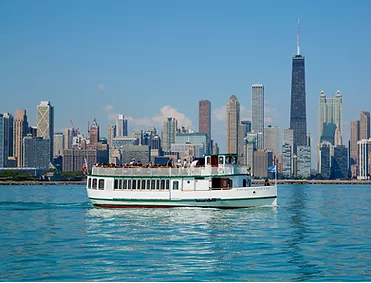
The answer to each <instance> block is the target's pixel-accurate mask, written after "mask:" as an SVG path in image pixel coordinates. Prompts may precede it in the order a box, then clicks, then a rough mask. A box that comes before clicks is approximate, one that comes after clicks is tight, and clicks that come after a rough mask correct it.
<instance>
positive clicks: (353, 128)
mask: <svg viewBox="0 0 371 283" xmlns="http://www.w3.org/2000/svg"><path fill="white" fill-rule="evenodd" d="M359 140H360V139H359V121H358V120H353V121H350V143H349V144H350V145H349V147H350V148H349V155H350V160H349V164H350V166H352V165H355V166H356V164H357V159H358V147H357V142H358V141H359ZM352 172H353V173H354V175H356V172H355V170H354V169H353V170H352Z"/></svg>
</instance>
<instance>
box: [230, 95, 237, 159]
mask: <svg viewBox="0 0 371 283" xmlns="http://www.w3.org/2000/svg"><path fill="white" fill-rule="evenodd" d="M239 124H240V103H239V102H238V99H237V97H236V96H234V95H232V96H231V98H229V100H228V104H227V153H234V154H238V125H239Z"/></svg>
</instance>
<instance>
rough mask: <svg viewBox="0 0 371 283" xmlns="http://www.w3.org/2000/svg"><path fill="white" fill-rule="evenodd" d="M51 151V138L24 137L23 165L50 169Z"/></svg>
mask: <svg viewBox="0 0 371 283" xmlns="http://www.w3.org/2000/svg"><path fill="white" fill-rule="evenodd" d="M49 151H50V139H49V138H48V139H45V138H43V137H33V136H31V135H27V136H25V137H24V138H23V167H32V168H43V169H48V168H49V162H50V160H49V156H50V152H49ZM52 155H53V153H52Z"/></svg>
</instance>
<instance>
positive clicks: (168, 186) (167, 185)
mask: <svg viewBox="0 0 371 283" xmlns="http://www.w3.org/2000/svg"><path fill="white" fill-rule="evenodd" d="M166 189H167V190H170V180H166Z"/></svg>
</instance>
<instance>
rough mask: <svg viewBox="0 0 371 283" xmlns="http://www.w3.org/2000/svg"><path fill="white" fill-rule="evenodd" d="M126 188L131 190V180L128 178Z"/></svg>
mask: <svg viewBox="0 0 371 283" xmlns="http://www.w3.org/2000/svg"><path fill="white" fill-rule="evenodd" d="M128 190H131V180H128Z"/></svg>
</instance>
